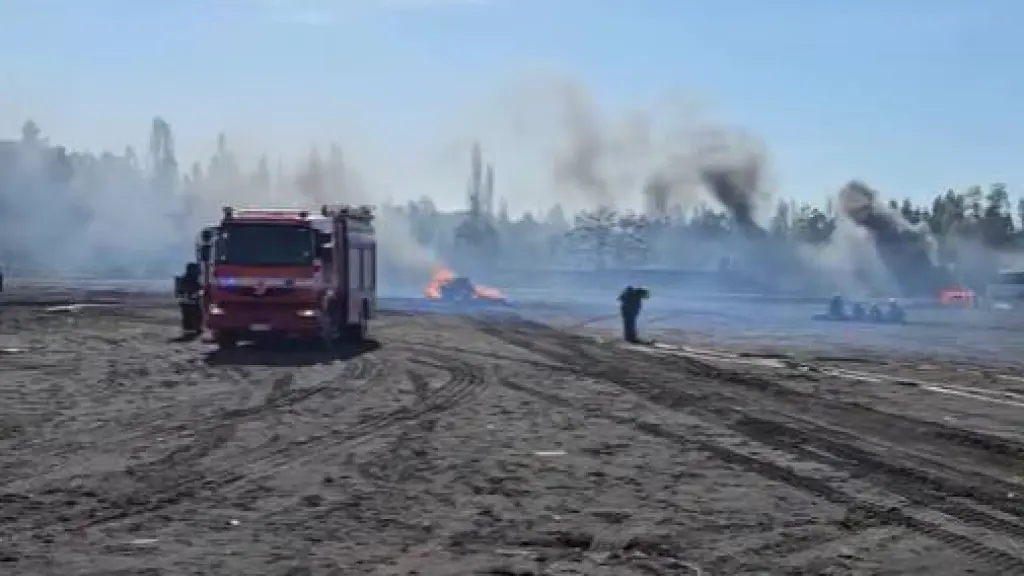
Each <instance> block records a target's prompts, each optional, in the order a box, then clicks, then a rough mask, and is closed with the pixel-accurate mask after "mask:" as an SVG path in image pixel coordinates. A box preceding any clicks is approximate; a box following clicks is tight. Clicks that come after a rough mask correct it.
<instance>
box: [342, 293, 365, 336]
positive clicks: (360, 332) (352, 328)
mask: <svg viewBox="0 0 1024 576" xmlns="http://www.w3.org/2000/svg"><path fill="white" fill-rule="evenodd" d="M345 328H346V330H345V332H346V334H345V336H347V340H348V341H350V342H363V341H365V340H366V336H367V335H368V334H369V332H370V307H369V306H368V305H367V304H366V302H363V306H362V311H361V312H360V314H359V323H358V324H349V325H347V326H345Z"/></svg>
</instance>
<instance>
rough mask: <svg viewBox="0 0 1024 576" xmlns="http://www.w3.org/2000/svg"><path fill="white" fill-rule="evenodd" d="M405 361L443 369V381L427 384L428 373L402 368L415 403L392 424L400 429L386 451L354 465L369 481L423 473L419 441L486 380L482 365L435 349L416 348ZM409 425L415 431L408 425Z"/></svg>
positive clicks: (478, 391) (395, 480) (389, 480)
mask: <svg viewBox="0 0 1024 576" xmlns="http://www.w3.org/2000/svg"><path fill="white" fill-rule="evenodd" d="M409 362H410V363H411V364H414V365H415V364H419V365H422V366H427V367H429V368H432V369H434V370H437V371H440V372H444V373H446V380H445V382H443V383H441V384H440V385H438V386H431V382H430V381H431V378H430V376H429V375H427V374H424V373H423V372H422V371H420V370H416V369H412V368H410V369H408V370H406V378H407V379H408V380H409V382H410V383H411V384H412V386H413V391H414V394H415V403H414V404H413V405H412V406H411V407H409V408H408V410H409V413H408V414H406V415H405V416H403V419H402V420H401V421H399V422H396V423H395V425H400V426H402V427H403V428H402V430H401V431H400V433H399V436H398V438H397V439H395V441H394V442H392V443H391V444H390V446H389V449H388V451H387V453H386V454H384V455H382V456H380V457H379V458H375V459H374V460H372V461H369V462H366V463H363V464H360V465H359V466H358V469H359V471H360V473H361V474H362V475H363V476H364V477H366V478H367V479H369V480H373V481H376V482H382V483H400V482H404V481H406V480H409V479H410V478H411V477H412V476H413V475H414V474H416V473H423V472H425V469H426V467H427V464H426V463H425V462H424V460H425V458H424V457H425V455H426V448H424V447H423V444H424V443H425V442H428V441H429V436H430V435H432V434H433V433H434V429H435V428H436V426H437V421H438V419H439V418H441V417H442V416H443V415H444V414H445V413H446V412H448V411H450V410H453V409H455V408H458V407H460V406H462V405H464V404H465V403H466V402H468V401H471V400H472V399H474V398H476V397H477V396H479V395H480V394H481V393H483V391H484V389H485V388H486V386H487V383H488V382H489V375H488V373H487V369H486V368H482V367H480V366H477V365H475V364H472V363H469V362H467V361H465V360H464V359H462V358H459V357H457V356H454V355H451V354H446V353H444V352H440V351H438V350H425V349H422V348H417V349H416V355H415V356H413V357H412V358H410V360H409ZM413 424H415V425H416V427H418V428H419V430H412V429H411V428H410V427H409V425H413ZM417 462H418V464H417Z"/></svg>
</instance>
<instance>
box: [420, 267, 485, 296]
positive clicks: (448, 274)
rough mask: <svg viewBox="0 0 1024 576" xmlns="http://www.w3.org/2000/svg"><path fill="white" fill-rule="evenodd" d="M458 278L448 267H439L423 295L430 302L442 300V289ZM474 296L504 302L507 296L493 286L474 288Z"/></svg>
mask: <svg viewBox="0 0 1024 576" xmlns="http://www.w3.org/2000/svg"><path fill="white" fill-rule="evenodd" d="M455 278H456V276H455V272H454V271H453V270H452V269H451V268H448V267H446V266H439V267H438V268H437V269H436V270H434V274H433V275H431V277H430V282H428V283H427V287H426V288H425V289H424V290H423V295H424V296H425V297H426V298H427V299H428V300H440V299H441V289H442V288H444V287H445V286H446V285H447V284H448V283H449V282H451V281H452V280H454V279H455ZM473 291H474V295H475V296H476V297H477V298H479V299H481V300H504V299H505V294H503V293H502V291H501V290H498V289H497V288H493V287H491V286H476V285H475V286H474V287H473Z"/></svg>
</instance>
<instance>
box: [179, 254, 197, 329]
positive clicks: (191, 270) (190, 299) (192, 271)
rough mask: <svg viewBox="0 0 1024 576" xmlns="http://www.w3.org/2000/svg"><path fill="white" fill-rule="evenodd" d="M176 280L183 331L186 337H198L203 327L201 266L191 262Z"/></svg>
mask: <svg viewBox="0 0 1024 576" xmlns="http://www.w3.org/2000/svg"><path fill="white" fill-rule="evenodd" d="M174 280H175V282H174V295H175V297H176V298H177V299H178V307H179V308H180V309H181V330H182V332H184V333H185V335H186V336H195V335H198V334H199V332H200V331H201V330H202V325H203V305H202V298H201V294H200V293H201V292H202V288H203V287H202V284H201V283H200V281H199V264H196V263H195V262H189V263H188V264H186V265H185V273H184V274H183V275H181V276H178V277H176V278H175V279H174Z"/></svg>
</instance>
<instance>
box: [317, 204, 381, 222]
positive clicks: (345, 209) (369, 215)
mask: <svg viewBox="0 0 1024 576" xmlns="http://www.w3.org/2000/svg"><path fill="white" fill-rule="evenodd" d="M320 215H321V216H324V217H327V218H338V217H341V218H351V219H353V220H363V221H366V222H369V221H371V220H373V219H374V214H373V206H370V205H367V204H363V205H362V206H352V205H349V204H337V205H334V206H328V205H326V204H324V205H323V207H321V208H320Z"/></svg>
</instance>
